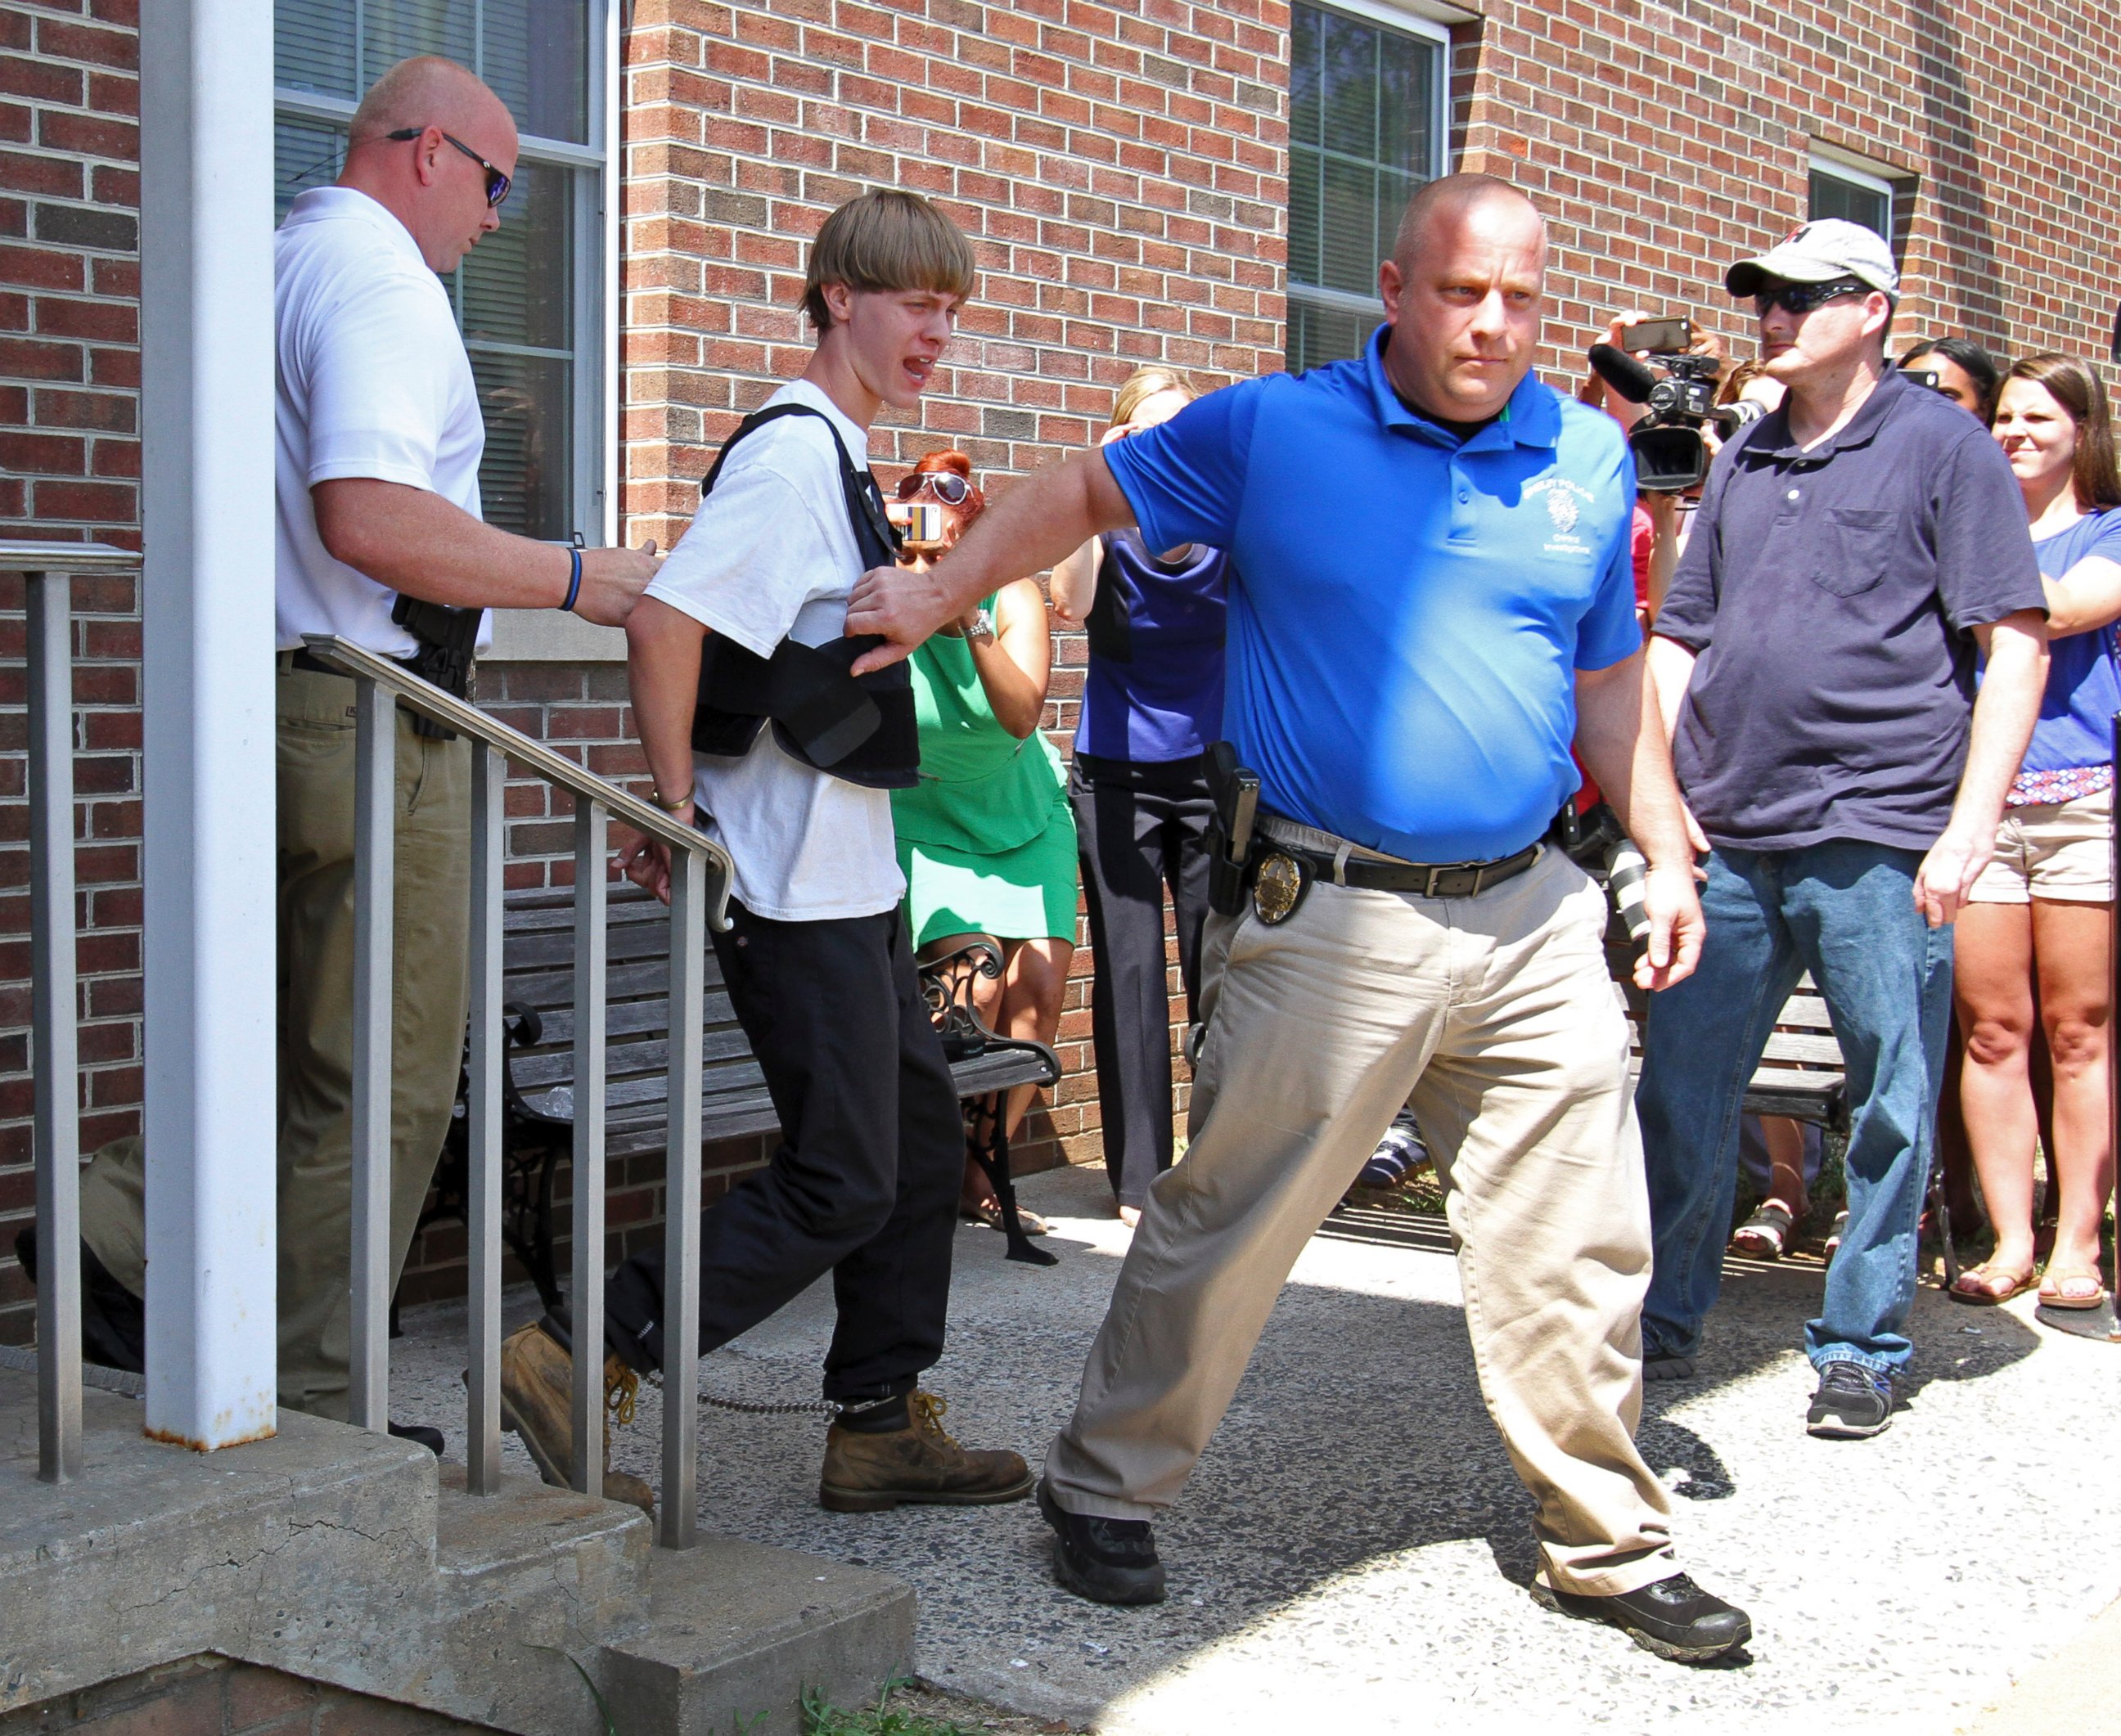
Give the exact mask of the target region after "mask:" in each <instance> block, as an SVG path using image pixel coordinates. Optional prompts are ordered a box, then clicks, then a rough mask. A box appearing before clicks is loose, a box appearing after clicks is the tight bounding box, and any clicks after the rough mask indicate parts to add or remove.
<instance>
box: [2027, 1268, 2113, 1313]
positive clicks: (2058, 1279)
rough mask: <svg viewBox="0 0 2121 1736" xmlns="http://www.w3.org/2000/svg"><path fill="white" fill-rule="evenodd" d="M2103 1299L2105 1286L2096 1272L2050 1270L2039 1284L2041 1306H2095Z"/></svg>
mask: <svg viewBox="0 0 2121 1736" xmlns="http://www.w3.org/2000/svg"><path fill="white" fill-rule="evenodd" d="M2086 1285H2089V1286H2090V1288H2089V1289H2088V1290H2087V1289H2086V1288H2085V1286H2086ZM2072 1286H2074V1288H2072ZM2105 1300H2106V1286H2105V1283H2104V1282H2102V1281H2101V1280H2100V1276H2099V1274H2098V1273H2096V1272H2086V1271H2077V1272H2055V1271H2050V1272H2049V1273H2048V1275H2047V1278H2046V1280H2045V1281H2044V1282H2043V1283H2042V1284H2041V1285H2040V1306H2041V1307H2043V1308H2087V1309H2088V1308H2096V1307H2097V1306H2098V1305H2100V1303H2101V1302H2103V1301H2105Z"/></svg>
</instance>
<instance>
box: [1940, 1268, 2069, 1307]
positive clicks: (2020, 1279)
mask: <svg viewBox="0 0 2121 1736" xmlns="http://www.w3.org/2000/svg"><path fill="white" fill-rule="evenodd" d="M2037 1282H2039V1278H2038V1275H2037V1274H2036V1273H2035V1272H2034V1270H2033V1268H2031V1267H2030V1266H2028V1267H2026V1268H2025V1270H2024V1271H2023V1272H2011V1271H2009V1270H2007V1268H2004V1267H2002V1266H1999V1265H1997V1264H1996V1263H1995V1262H1994V1261H1993V1260H1983V1261H1982V1262H1981V1264H1979V1265H1978V1266H1969V1267H1968V1268H1966V1269H1965V1271H1964V1272H1962V1273H1960V1274H1959V1278H1958V1281H1957V1282H1955V1283H1954V1284H1953V1285H1952V1287H1951V1289H1950V1290H1948V1291H1946V1292H1945V1293H1946V1295H1947V1296H1950V1297H1951V1299H1952V1301H1955V1302H1966V1303H1970V1304H1971V1305H1973V1306H1974V1307H1976V1308H1993V1307H1994V1306H1996V1305H1997V1303H1999V1302H2007V1301H2010V1300H2011V1297H2013V1296H2023V1295H2024V1294H2025V1292H2027V1291H2028V1290H2030V1289H2031V1288H2032V1287H2033V1286H2034V1285H2035V1283H2037ZM2104 1293H2105V1292H2101V1294H2102V1295H2103V1294H2104ZM2094 1305H2095V1304H2094Z"/></svg>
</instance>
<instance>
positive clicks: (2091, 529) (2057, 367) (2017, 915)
mask: <svg viewBox="0 0 2121 1736" xmlns="http://www.w3.org/2000/svg"><path fill="white" fill-rule="evenodd" d="M1995 435H1996V438H1997V441H1998V442H1999V443H2001V444H2002V448H2003V450H2004V452H2005V454H2007V456H2008V457H2009V458H2010V460H2011V469H2012V470H2013V471H2014V472H2016V475H2017V478H2018V486H2019V487H2020V489H2021V491H2023V492H2024V494H2025V511H2026V514H2027V515H2028V516H2029V518H2030V520H2031V524H2032V533H2033V547H2034V549H2035V552H2037V554H2038V555H2039V563H2040V571H2041V572H2042V574H2043V575H2045V579H2046V585H2047V593H2048V632H2049V647H2050V657H2051V661H2050V663H2049V673H2048V687H2047V696H2046V698H2045V700H2044V701H2043V702H2042V704H2041V706H2040V717H2039V723H2038V724H2035V727H2034V730H2033V739H2032V745H2031V746H2030V747H2028V748H2027V749H2026V750H2025V761H2024V765H2023V767H2022V769H2021V770H2020V771H2019V773H2018V775H2017V778H2016V781H2015V782H2014V783H2013V784H2011V794H2010V795H2009V797H2008V798H2007V807H2005V809H2004V812H2003V821H2002V826H2001V827H2000V828H1999V829H1998V831H1997V838H1996V854H1995V857H1994V859H1993V861H1991V863H1989V865H1988V868H1986V869H1984V870H1983V873H1982V875H1981V877H1980V878H1979V880H1978V881H1977V882H1975V883H1974V891H1973V901H1972V902H1971V903H1970V905H1968V906H1967V907H1966V908H1965V910H1962V911H1961V912H1960V917H1959V924H1958V934H1957V937H1956V944H1955V953H1956V965H1955V979H1956V994H1957V996H1958V1000H1959V1025H1960V1030H1961V1031H1964V1032H1965V1036H1966V1065H1965V1073H1964V1075H1963V1077H1962V1082H1961V1084H1960V1104H1961V1105H1962V1106H1963V1108H1964V1109H1965V1115H1966V1133H1967V1138H1968V1140H1969V1143H1970V1144H1971V1145H1972V1147H1973V1148H1974V1170H1975V1172H1976V1173H1977V1174H1978V1175H1979V1176H1980V1178H1981V1192H1982V1194H1983V1197H1984V1198H1985V1199H1986V1200H1987V1202H1988V1216H1989V1218H1990V1220H1991V1222H1993V1224H1994V1225H1995V1229H1996V1249H1995V1251H1994V1253H1993V1254H1990V1255H1989V1257H1988V1259H1986V1260H1984V1261H1983V1262H1982V1264H1979V1265H1978V1266H1975V1267H1974V1268H1971V1269H1970V1270H1968V1271H1966V1272H1965V1273H1961V1274H1960V1278H1959V1282H1957V1283H1956V1284H1955V1285H1954V1286H1953V1287H1952V1292H1951V1293H1952V1296H1953V1299H1954V1300H1955V1301H1964V1302H1988V1303H1993V1302H2001V1301H2007V1300H2009V1298H2011V1296H2016V1295H2018V1294H2020V1293H2021V1292H2024V1291H2026V1290H2029V1289H2030V1288H2031V1287H2033V1284H2034V1282H2035V1272H2036V1258H2035V1250H2034V1246H2033V1157H2034V1147H2035V1144H2036V1143H2037V1141H2038V1138H2039V1121H2038V1118H2037V1115H2036V1113H2035V1106H2034V1101H2033V1091H2032V1083H2031V1077H2030V1072H2029V1069H2028V1067H2027V1059H2028V1053H2029V1050H2030V1044H2031V1039H2032V1031H2033V1022H2034V1019H2035V1016H2036V1015H2035V1007H2036V1005H2037V1008H2038V1011H2037V1017H2038V1018H2039V1022H2040V1025H2041V1027H2042V1029H2043V1030H2044V1032H2045V1035H2046V1037H2047V1043H2048V1050H2049V1054H2051V1055H2052V1056H2053V1062H2054V1145H2055V1149H2054V1153H2053V1157H2054V1167H2055V1170H2056V1172H2057V1173H2058V1175H2059V1177H2060V1180H2061V1190H2062V1198H2061V1202H2060V1209H2059V1213H2058V1222H2057V1224H2056V1228H2055V1241H2054V1249H2053V1252H2052V1253H2051V1254H2049V1257H2048V1264H2047V1273H2046V1276H2045V1278H2044V1280H2042V1281H2040V1300H2041V1301H2043V1302H2044V1303H2045V1304H2047V1305H2049V1306H2050V1307H2056V1308H2095V1307H2097V1306H2098V1305H2100V1302H2101V1301H2103V1300H2104V1299H2105V1286H2104V1284H2103V1282H2102V1281H2101V1279H2100V1275H2099V1226H2100V1218H2101V1217H2102V1216H2103V1215H2104V1212H2105V1205H2106V1200H2107V1198H2108V1196H2109V1194H2111V1192H2112V1191H2113V1170H2112V1165H2113V1152H2112V1149H2111V1140H2110V1137H2109V1128H2108V1121H2107V1115H2108V1110H2107V1073H2108V1062H2107V1042H2108V1022H2109V1014H2110V1012H2111V1010H2112V1009H2111V1006H2110V1001H2111V998H2112V997H2111V994H2110V991H2109V982H2110V980H2111V968H2112V967H2111V964H2110V961H2109V939H2108V933H2109V930H2108V924H2109V905H2111V903H2112V901H2113V897H2114V887H2113V883H2112V868H2111V866H2110V859H2109V836H2110V828H2111V826H2112V803H2113V799H2114V791H2113V788H2112V785H2113V758H2114V741H2113V724H2112V719H2113V716H2114V713H2115V712H2116V711H2121V636H2117V631H2116V627H2115V625H2114V623H2115V621H2117V619H2121V511H2116V510H2114V509H2115V508H2117V507H2121V476H2117V474H2116V472H2115V466H2114V435H2113V430H2112V426H2111V419H2110V417H2109V413H2108V411H2107V403H2106V389H2105V386H2104V385H2103V384H2100V379H2099V377H2098V375H2096V374H2095V373H2094V372H2093V371H2092V370H2091V367H2090V366H2089V365H2086V363H2083V362H2081V361H2075V360H2073V359H2072V358H2071V357H2069V356H2057V355H2044V356H2028V357H2026V358H2025V360H2023V361H2020V362H2018V363H2016V364H2015V365H2013V366H2012V367H2011V370H2010V371H2009V373H2008V374H2007V375H2006V376H2005V379H2004V382H2003V389H2002V398H2001V399H2000V401H1999V403H1998V404H1997V412H1996V421H1995ZM2036 983H2037V985H2038V997H2037V1002H2036V1000H2035V984H2036Z"/></svg>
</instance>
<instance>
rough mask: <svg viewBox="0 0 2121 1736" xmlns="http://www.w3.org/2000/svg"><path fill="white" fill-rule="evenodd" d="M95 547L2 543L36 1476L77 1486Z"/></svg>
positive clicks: (118, 564)
mask: <svg viewBox="0 0 2121 1736" xmlns="http://www.w3.org/2000/svg"><path fill="white" fill-rule="evenodd" d="M139 564H140V556H138V554H137V553H135V552H133V550H131V549H129V548H113V547H110V545H109V544H108V543H102V542H25V541H17V540H14V539H8V540H5V541H0V572H11V573H20V574H21V575H22V576H23V580H24V588H25V592H26V595H25V598H24V602H25V606H26V610H27V614H28V621H27V626H28V635H27V638H28V643H27V645H26V647H25V651H26V659H27V661H28V663H29V677H30V680H29V687H30V691H29V710H30V757H29V766H28V772H29V780H28V781H29V796H30V1075H31V1091H32V1095H33V1097H34V1100H35V1101H34V1107H33V1110H32V1112H31V1117H32V1118H31V1124H30V1126H31V1133H30V1138H31V1142H32V1143H31V1152H32V1158H33V1161H34V1162H35V1166H36V1172H37V1475H38V1476H39V1477H40V1478H42V1479H43V1480H44V1482H72V1481H73V1479H74V1478H77V1477H78V1476H80V1475H81V1468H82V1456H81V1113H80V1108H79V1102H80V1097H79V1093H80V1089H81V1086H80V1071H81V1059H80V1045H79V1038H78V1035H77V1018H78V1016H79V1013H80V999H79V995H78V993H77V982H76V977H75V974H74V939H75V936H74V898H73V891H74V886H73V599H72V579H73V575H75V574H76V573H110V572H129V571H131V570H133V568H135V567H137V566H138V565H139Z"/></svg>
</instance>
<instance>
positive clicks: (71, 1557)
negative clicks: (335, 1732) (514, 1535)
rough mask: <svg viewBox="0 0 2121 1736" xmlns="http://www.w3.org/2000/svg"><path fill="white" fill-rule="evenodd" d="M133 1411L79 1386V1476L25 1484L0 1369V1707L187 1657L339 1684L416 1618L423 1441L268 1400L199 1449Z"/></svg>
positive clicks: (431, 1508)
mask: <svg viewBox="0 0 2121 1736" xmlns="http://www.w3.org/2000/svg"><path fill="white" fill-rule="evenodd" d="M140 1418H141V1412H140V1406H139V1404H138V1402H137V1401H135V1400H133V1399H121V1398H119V1397H117V1396H115V1395H114V1394H109V1393H103V1392H97V1391H95V1390H90V1391H87V1392H85V1393H83V1394H82V1458H83V1460H84V1468H83V1472H82V1477H81V1479H80V1480H79V1481H78V1482H71V1483H66V1484H62V1485H58V1486H54V1485H52V1484H49V1483H44V1482H38V1481H37V1475H36V1472H37V1459H36V1451H37V1447H36V1440H37V1436H36V1385H35V1381H34V1380H31V1379H30V1377H28V1376H26V1375H20V1374H17V1373H15V1372H14V1371H0V1712H5V1711H7V1710H12V1709H13V1708H15V1707H17V1706H27V1705H31V1704H34V1703H35V1702H36V1701H40V1700H44V1699H48V1698H49V1697H51V1696H54V1695H58V1694H62V1693H67V1692H72V1690H74V1689H75V1688H77V1687H82V1686H85V1685H86V1684H88V1683H91V1682H100V1681H103V1680H105V1679H107V1678H110V1677H111V1676H114V1675H120V1674H124V1673H129V1672H130V1671H132V1670H135V1669H147V1668H149V1667H151V1666H152V1665H154V1664H161V1663H164V1662H168V1661H171V1660H174V1659H179V1658H184V1657H189V1656H191V1655H193V1654H195V1653H198V1652H201V1651H219V1652H222V1653H225V1654H226V1655H230V1656H235V1657H246V1658H249V1659H253V1660H254V1661H257V1662H260V1663H270V1664H274V1665H275V1666H277V1668H279V1669H286V1670H288V1671H290V1672H291V1673H295V1674H297V1675H302V1676H305V1677H308V1678H312V1679H315V1680H321V1681H343V1680H344V1679H345V1674H344V1673H345V1672H346V1671H347V1669H355V1670H358V1669H359V1668H360V1667H361V1660H362V1659H366V1658H370V1657H373V1656H375V1655H389V1653H391V1652H393V1651H394V1650H397V1649H398V1647H399V1645H401V1644H402V1639H401V1636H403V1635H406V1634H408V1633H425V1632H426V1631H428V1629H429V1628H430V1627H431V1622H432V1617H433V1611H434V1600H435V1585H436V1576H435V1471H434V1460H433V1459H431V1458H430V1457H429V1456H428V1454H427V1453H426V1452H425V1451H424V1450H422V1449H421V1448H419V1447H417V1446H414V1445H411V1444H410V1443H409V1442H407V1441H403V1440H390V1439H389V1438H387V1437H385V1436H381V1435H370V1434H364V1433H362V1432H361V1431H358V1430H355V1429H349V1428H347V1427H344V1426H341V1425H339V1424H338V1423H331V1422H318V1421H316V1420H315V1418H313V1417H301V1416H296V1415H295V1414H293V1413H289V1412H282V1413H281V1417H280V1431H279V1433H278V1434H277V1435H276V1436H273V1438H272V1439H271V1440H260V1441H254V1442H253V1443H251V1444H250V1445H246V1446H240V1447H227V1448H224V1449H222V1450H221V1451H220V1452H217V1453H195V1452H193V1451H190V1450H189V1449H186V1448H184V1447H180V1446H169V1445H162V1444H161V1443H160V1442H156V1441H152V1440H147V1438H146V1437H145V1436H142V1434H141V1432H140ZM346 1685H347V1686H350V1687H361V1686H365V1685H366V1684H364V1683H361V1682H352V1681H347V1682H346Z"/></svg>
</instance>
